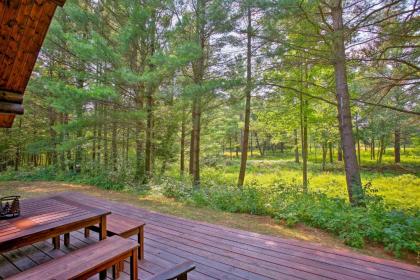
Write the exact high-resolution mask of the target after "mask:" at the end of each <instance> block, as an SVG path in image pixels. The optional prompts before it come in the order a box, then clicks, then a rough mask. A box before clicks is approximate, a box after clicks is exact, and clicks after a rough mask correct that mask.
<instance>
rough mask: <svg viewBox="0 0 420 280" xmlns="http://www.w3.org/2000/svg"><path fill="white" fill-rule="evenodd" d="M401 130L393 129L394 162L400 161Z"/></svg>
mask: <svg viewBox="0 0 420 280" xmlns="http://www.w3.org/2000/svg"><path fill="white" fill-rule="evenodd" d="M400 142H401V131H400V129H399V128H396V129H395V131H394V161H395V163H400V162H401V143H400Z"/></svg>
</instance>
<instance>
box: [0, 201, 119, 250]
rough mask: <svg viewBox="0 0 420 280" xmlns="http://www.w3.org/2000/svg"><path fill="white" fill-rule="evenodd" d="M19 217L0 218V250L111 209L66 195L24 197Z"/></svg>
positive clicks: (92, 219)
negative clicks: (88, 203) (97, 206)
mask: <svg viewBox="0 0 420 280" xmlns="http://www.w3.org/2000/svg"><path fill="white" fill-rule="evenodd" d="M20 205H21V207H20V208H21V214H20V216H19V217H16V218H12V219H8V220H0V252H1V251H7V250H10V249H13V248H18V247H21V246H24V245H28V244H31V240H34V241H38V240H39V239H47V238H49V237H50V236H51V235H52V234H57V235H59V234H62V233H66V232H69V231H71V230H77V229H80V228H82V227H83V226H84V225H85V224H93V223H94V222H98V221H99V219H100V218H101V217H102V216H105V215H108V214H110V213H111V212H110V211H108V210H104V209H100V208H95V207H91V206H89V205H86V204H82V203H80V202H77V201H76V200H73V199H72V198H71V197H69V196H66V195H64V194H63V195H53V196H48V197H41V198H34V199H25V200H22V201H21V202H20Z"/></svg>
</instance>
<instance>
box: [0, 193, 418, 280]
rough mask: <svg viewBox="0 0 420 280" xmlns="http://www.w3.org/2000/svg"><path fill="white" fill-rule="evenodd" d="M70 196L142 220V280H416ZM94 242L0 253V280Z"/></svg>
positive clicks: (363, 260)
mask: <svg viewBox="0 0 420 280" xmlns="http://www.w3.org/2000/svg"><path fill="white" fill-rule="evenodd" d="M70 195H72V196H73V197H74V198H75V199H78V200H80V201H81V202H84V203H88V204H89V205H91V206H95V207H100V208H105V209H108V210H111V211H112V212H113V213H117V214H120V215H126V216H129V217H131V218H137V219H141V220H143V221H145V222H146V227H145V260H144V261H141V262H139V278H140V279H145V278H148V277H150V276H152V275H153V274H156V273H158V272H161V271H163V270H164V269H165V268H168V267H171V266H173V265H175V264H178V263H181V262H183V261H185V260H187V259H189V260H192V261H194V262H195V264H196V266H197V268H196V270H195V271H193V272H191V273H190V274H189V276H190V277H189V279H253V280H254V279H255V280H258V279H276V280H281V279H340V280H341V279H342V280H346V279H396V280H401V279H420V268H419V267H416V266H412V265H408V264H404V263H399V262H394V261H390V260H384V259H378V258H374V257H369V256H365V255H361V254H356V253H353V252H349V251H345V250H336V249H330V248H326V247H323V246H319V245H317V244H312V243H306V242H303V241H297V240H290V239H281V238H277V237H271V236H266V235H261V234H256V233H251V232H246V231H241V230H236V229H231V228H226V227H222V226H218V225H212V224H207V223H201V222H197V221H191V220H186V219H180V218H176V217H172V216H167V215H162V214H158V213H154V212H150V211H146V210H144V209H141V208H136V207H133V206H129V205H123V204H117V203H113V202H110V201H106V200H103V199H98V198H93V197H86V196H85V195H81V194H78V193H71V194H70ZM133 238H135V237H133ZM97 241H98V237H97V235H96V234H92V235H91V237H90V238H85V237H84V235H83V233H82V231H79V232H73V233H72V234H71V246H70V247H69V248H66V247H65V246H61V249H60V250H54V249H53V246H52V244H51V242H50V241H45V242H40V243H36V244H34V245H32V246H27V247H23V248H22V249H19V250H14V251H11V252H8V253H4V254H2V255H0V279H1V278H6V277H8V276H11V275H14V274H16V273H18V272H19V271H23V270H26V269H28V268H30V267H33V266H35V265H38V264H40V263H43V262H46V261H49V260H50V259H52V258H56V257H59V256H62V255H64V254H66V253H68V252H69V251H72V250H75V249H77V248H81V247H83V246H86V245H87V244H90V243H93V242H97ZM125 269H126V271H125V272H124V273H122V275H121V278H120V279H128V278H129V275H128V269H129V265H128V264H127V265H125ZM108 275H110V274H108Z"/></svg>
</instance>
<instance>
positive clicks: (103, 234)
mask: <svg viewBox="0 0 420 280" xmlns="http://www.w3.org/2000/svg"><path fill="white" fill-rule="evenodd" d="M105 238H106V216H102V217H101V221H100V222H99V240H104V239H105Z"/></svg>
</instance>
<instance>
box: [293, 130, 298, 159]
mask: <svg viewBox="0 0 420 280" xmlns="http://www.w3.org/2000/svg"><path fill="white" fill-rule="evenodd" d="M293 134H294V142H295V143H294V144H295V162H296V163H299V144H298V131H297V129H294V130H293Z"/></svg>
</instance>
